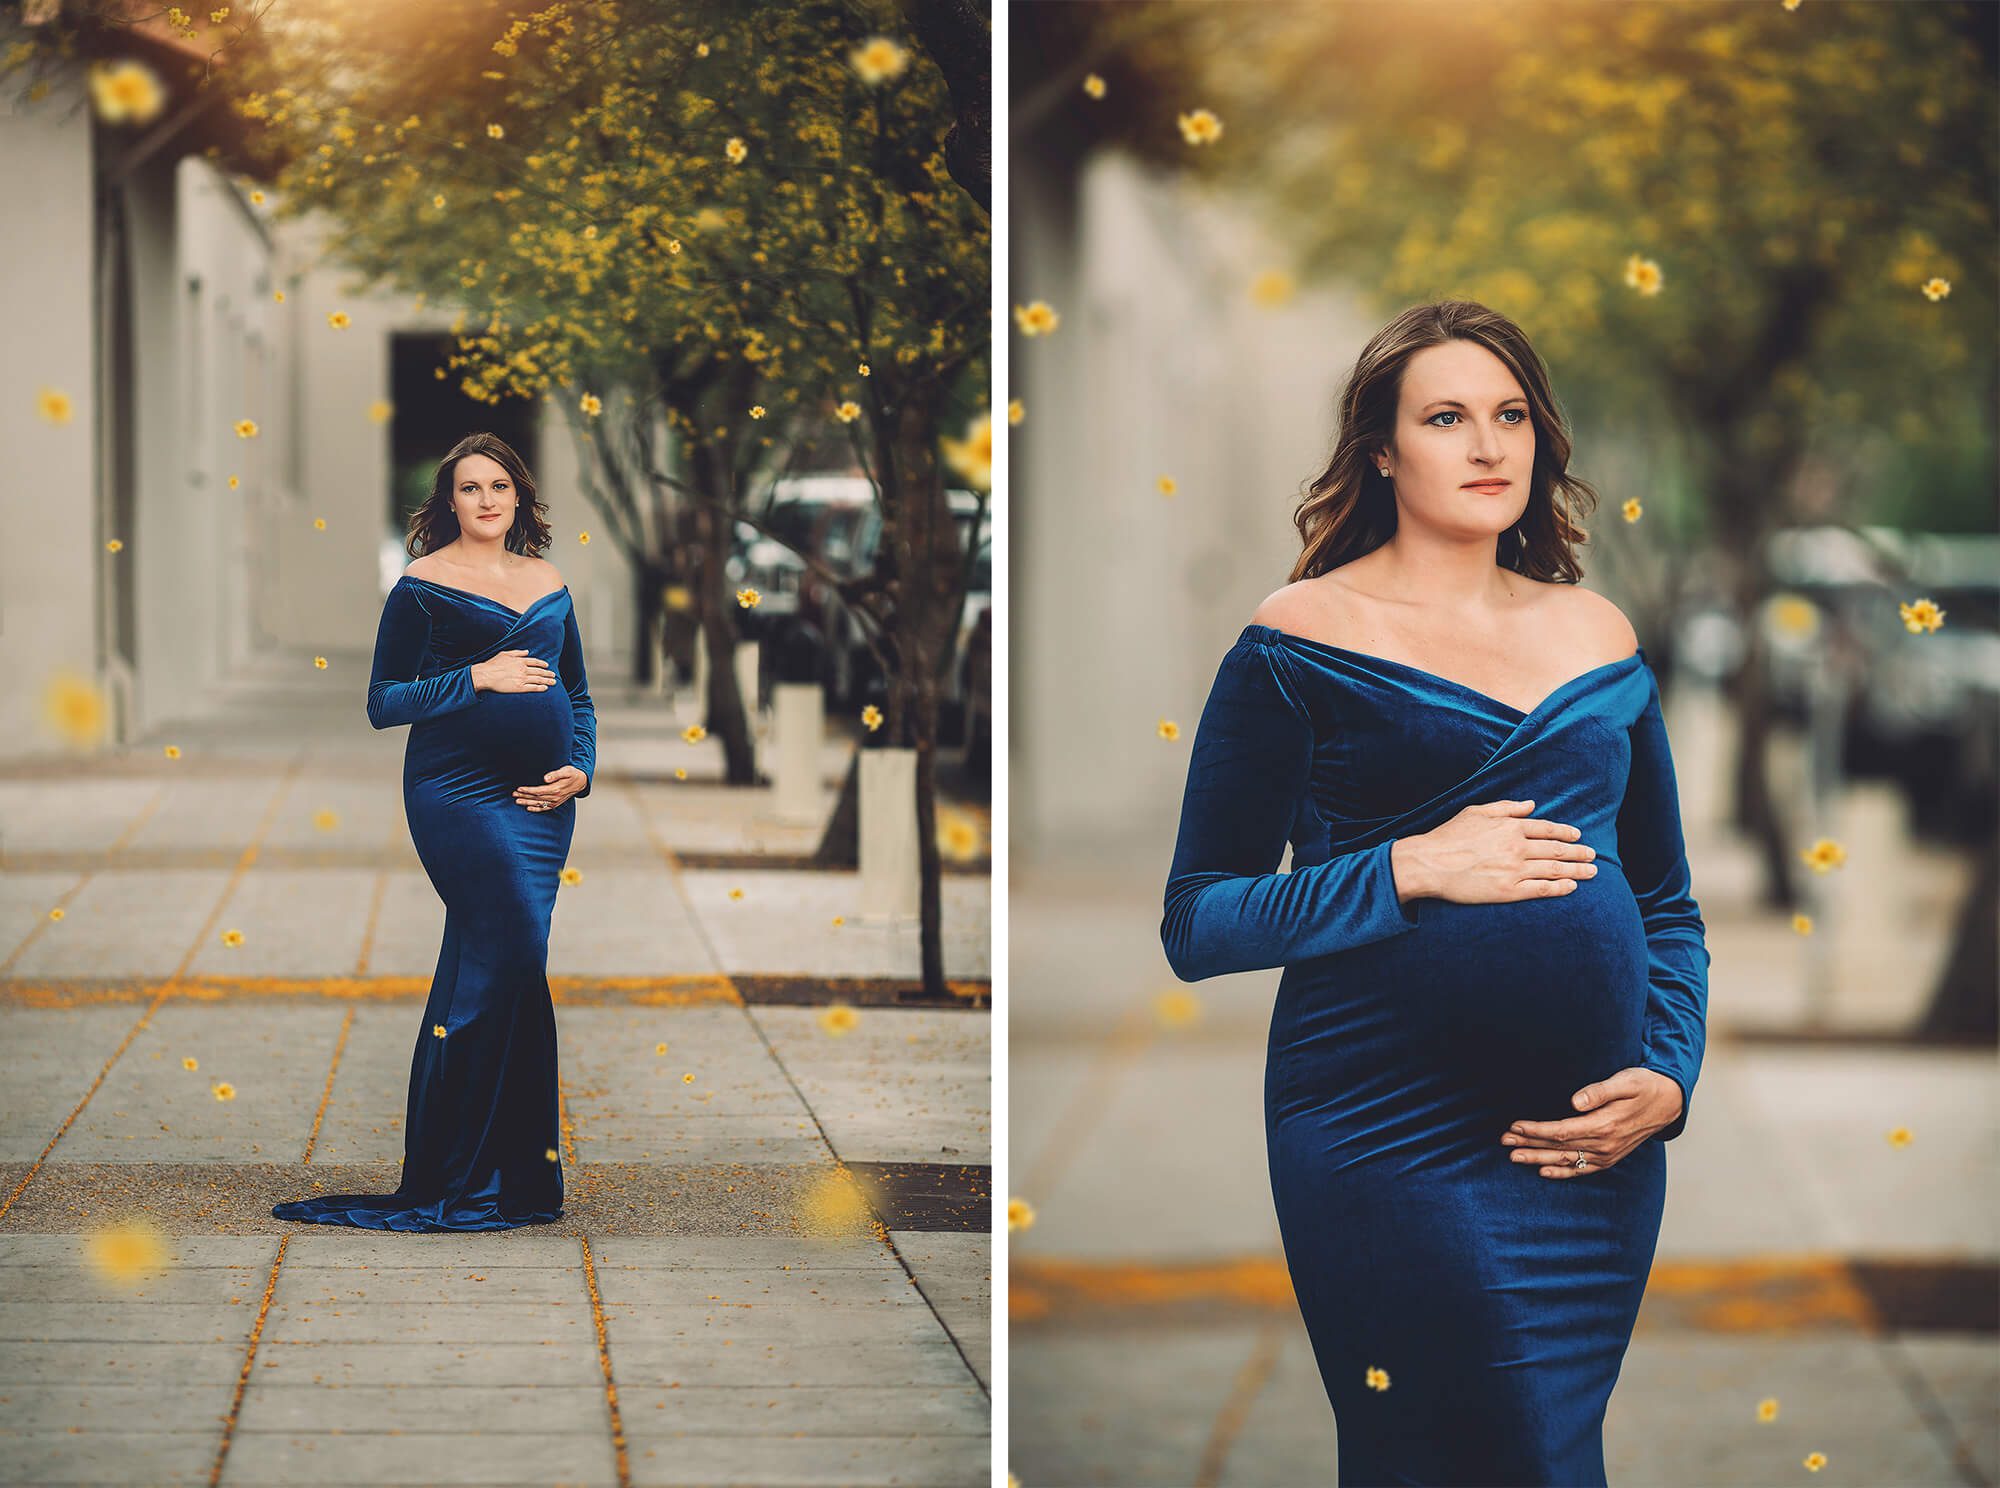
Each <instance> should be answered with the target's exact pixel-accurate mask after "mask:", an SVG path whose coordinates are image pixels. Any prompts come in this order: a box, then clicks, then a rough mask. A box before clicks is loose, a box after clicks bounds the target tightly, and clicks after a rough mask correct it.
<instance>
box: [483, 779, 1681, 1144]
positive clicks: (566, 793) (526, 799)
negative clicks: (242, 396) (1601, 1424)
mask: <svg viewBox="0 0 2000 1488" xmlns="http://www.w3.org/2000/svg"><path fill="white" fill-rule="evenodd" d="M542 779H543V780H545V781H547V782H548V784H546V785H517V786H515V787H514V800H515V802H516V804H518V805H521V806H525V807H527V808H528V810H530V811H553V810H555V809H556V807H558V806H560V805H562V803H563V802H565V801H567V800H568V799H569V798H570V797H571V796H573V795H575V794H576V793H577V792H578V791H580V790H582V789H583V788H584V787H585V786H586V785H589V784H590V777H589V776H588V775H586V774H584V773H583V771H581V770H579V769H577V767H576V766H575V765H558V766H557V767H556V768H555V769H553V770H551V771H549V773H548V774H546V775H544V776H543V777H542ZM1662 1078H1665V1077H1664V1076H1662ZM1667 1083H1668V1084H1669V1085H1672V1084H1673V1081H1671V1080H1668V1081H1667ZM1674 1088H1675V1091H1676V1098H1678V1092H1679V1088H1680V1087H1679V1086H1675V1087H1674ZM1672 1119H1673V1118H1672V1117H1671V1116H1670V1117H1668V1118H1667V1120H1668V1121H1671V1120H1672ZM1665 1124H1666V1123H1665V1122H1662V1123H1661V1125H1663V1126H1664V1125H1665Z"/></svg>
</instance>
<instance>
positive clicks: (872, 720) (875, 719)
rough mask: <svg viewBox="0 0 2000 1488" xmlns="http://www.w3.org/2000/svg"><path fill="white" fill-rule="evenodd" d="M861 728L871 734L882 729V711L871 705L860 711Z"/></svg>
mask: <svg viewBox="0 0 2000 1488" xmlns="http://www.w3.org/2000/svg"><path fill="white" fill-rule="evenodd" d="M861 726H862V727H863V728H865V729H867V730H868V732H869V733H871V734H872V733H874V732H875V730H877V729H878V728H880V727H882V710H881V709H880V708H878V707H876V706H875V705H874V704H873V703H870V704H869V705H868V706H867V707H865V708H863V709H862V710H861Z"/></svg>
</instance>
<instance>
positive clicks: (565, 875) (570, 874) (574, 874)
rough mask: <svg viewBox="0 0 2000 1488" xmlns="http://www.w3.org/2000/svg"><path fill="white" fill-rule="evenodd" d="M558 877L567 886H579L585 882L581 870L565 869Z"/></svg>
mask: <svg viewBox="0 0 2000 1488" xmlns="http://www.w3.org/2000/svg"><path fill="white" fill-rule="evenodd" d="M557 877H559V878H560V879H561V880H562V881H563V882H564V883H566V884H579V883H582V882H583V870H582V869H581V868H565V869H563V871H562V872H561V873H560V874H558V875H557Z"/></svg>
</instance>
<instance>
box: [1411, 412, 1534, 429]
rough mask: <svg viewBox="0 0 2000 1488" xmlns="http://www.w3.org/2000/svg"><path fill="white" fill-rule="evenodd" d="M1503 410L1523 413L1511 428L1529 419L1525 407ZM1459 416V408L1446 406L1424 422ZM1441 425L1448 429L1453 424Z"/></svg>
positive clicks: (1433, 422) (1434, 421) (1430, 422)
mask: <svg viewBox="0 0 2000 1488" xmlns="http://www.w3.org/2000/svg"><path fill="white" fill-rule="evenodd" d="M1501 412H1503V413H1518V414H1520V415H1521V416H1520V417H1519V418H1517V419H1516V420H1514V422H1513V423H1512V424H1510V425H1508V427H1509V428H1514V429H1518V428H1519V427H1520V426H1521V425H1522V424H1525V423H1526V422H1527V421H1528V410H1527V409H1525V408H1504V409H1502V410H1501ZM1458 416H1459V414H1458V410H1457V409H1455V408H1446V409H1442V410H1440V411H1439V412H1437V413H1434V414H1432V415H1431V416H1430V417H1429V418H1427V419H1425V420H1424V422H1425V423H1427V424H1435V423H1437V421H1438V420H1439V419H1441V418H1457V417H1458ZM1440 427H1443V428H1447V429H1448V428H1450V427H1451V425H1450V424H1444V425H1441V426H1440Z"/></svg>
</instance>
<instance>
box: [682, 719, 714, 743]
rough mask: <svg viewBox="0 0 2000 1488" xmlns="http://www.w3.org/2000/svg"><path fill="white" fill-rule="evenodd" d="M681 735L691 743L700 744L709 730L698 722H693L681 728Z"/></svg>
mask: <svg viewBox="0 0 2000 1488" xmlns="http://www.w3.org/2000/svg"><path fill="white" fill-rule="evenodd" d="M681 737H682V738H683V739H685V740H687V741H688V743H690V744H699V743H700V742H701V741H702V740H703V739H706V738H707V737H708V730H707V729H705V728H703V727H702V726H701V725H700V724H698V723H691V724H689V725H688V726H687V727H686V728H684V729H682V730H681Z"/></svg>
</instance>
